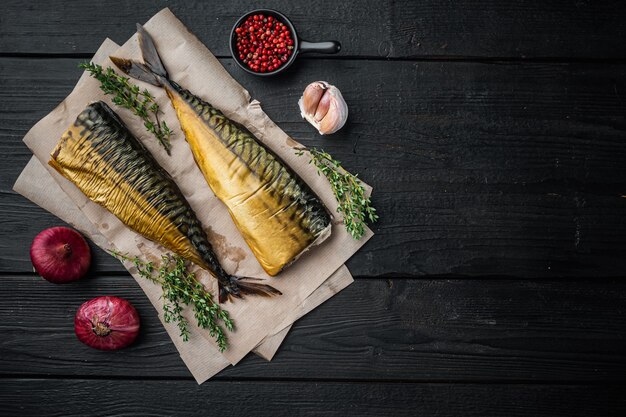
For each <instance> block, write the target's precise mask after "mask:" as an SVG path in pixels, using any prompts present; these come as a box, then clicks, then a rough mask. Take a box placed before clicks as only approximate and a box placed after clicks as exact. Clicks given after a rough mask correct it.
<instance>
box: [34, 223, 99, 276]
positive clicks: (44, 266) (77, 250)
mask: <svg viewBox="0 0 626 417" xmlns="http://www.w3.org/2000/svg"><path fill="white" fill-rule="evenodd" d="M30 259H31V261H32V263H33V266H34V267H35V271H36V272H37V273H38V274H39V275H41V276H42V277H43V278H45V279H46V280H48V281H50V282H54V283H57V284H61V283H64V282H70V281H76V280H77V279H79V278H81V277H82V276H83V275H85V273H86V272H87V270H88V269H89V264H90V263H91V250H90V249H89V245H88V244H87V241H85V239H84V238H83V237H82V236H81V234H80V233H78V232H77V231H75V230H73V229H70V228H68V227H51V228H49V229H46V230H44V231H42V232H41V233H39V234H38V235H37V236H35V239H33V243H32V245H31V246H30Z"/></svg>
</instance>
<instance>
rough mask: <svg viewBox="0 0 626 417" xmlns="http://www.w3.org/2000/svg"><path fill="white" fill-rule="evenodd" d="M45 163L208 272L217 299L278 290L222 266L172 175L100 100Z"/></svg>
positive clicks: (138, 229)
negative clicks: (214, 281)
mask: <svg viewBox="0 0 626 417" xmlns="http://www.w3.org/2000/svg"><path fill="white" fill-rule="evenodd" d="M49 164H50V165H51V166H52V167H54V168H55V169H56V170H57V171H58V172H59V173H60V174H61V175H63V176H64V177H65V178H67V179H68V180H70V181H71V182H72V183H74V184H75V185H76V186H77V187H78V188H79V189H80V190H81V191H82V192H83V193H84V194H85V195H86V196H87V197H88V198H89V199H90V200H91V201H93V202H95V203H98V204H100V205H101V206H103V207H104V208H106V209H107V210H108V211H110V212H111V213H113V214H114V215H115V216H116V217H117V218H118V219H120V220H121V221H122V223H124V224H125V225H126V226H128V227H130V228H131V229H132V230H134V231H136V232H137V233H139V234H141V235H142V236H144V237H146V238H148V239H150V240H153V241H155V242H158V243H160V244H161V245H163V246H164V247H166V248H167V249H169V250H172V251H173V252H175V253H177V254H178V255H180V256H182V257H183V258H185V259H187V260H189V261H191V262H194V263H195V264H197V265H199V266H200V267H202V268H204V269H206V270H207V271H209V272H210V273H211V274H212V275H213V276H214V277H215V278H216V279H217V280H218V282H219V288H220V294H219V298H220V301H225V300H226V299H228V298H229V297H235V298H241V297H243V295H245V294H261V295H274V294H280V292H279V291H278V290H276V289H274V288H272V287H270V286H269V285H264V284H259V283H252V282H248V281H246V280H245V278H240V277H236V276H233V275H229V274H228V273H226V271H224V269H223V268H222V266H221V265H220V263H219V261H218V259H217V257H216V256H215V253H214V252H213V249H212V248H211V244H210V243H209V241H208V239H207V236H206V233H205V232H204V230H203V229H202V225H201V223H200V221H199V220H198V218H197V217H196V214H195V213H194V211H193V209H192V208H191V207H190V206H189V203H188V202H187V200H186V199H185V197H184V196H183V194H182V192H181V191H180V189H179V188H178V186H177V185H176V183H175V182H174V180H173V179H172V177H171V176H170V175H169V174H168V173H167V171H165V170H164V169H163V168H162V167H161V166H160V165H159V164H158V163H157V162H156V160H155V159H154V158H153V157H152V155H151V154H150V152H148V150H147V149H146V148H145V147H144V146H143V145H142V144H141V142H139V141H138V140H137V138H135V137H134V136H133V134H132V133H131V132H130V131H129V130H128V128H127V127H126V125H125V124H124V122H122V120H121V119H120V118H119V117H118V116H117V114H115V113H114V112H113V110H111V108H110V107H109V106H107V105H106V104H105V103H103V102H101V101H100V102H96V103H93V104H90V105H89V106H87V107H86V108H85V109H84V110H83V111H82V112H81V113H80V114H79V115H78V117H77V118H76V121H75V122H74V123H73V124H72V125H71V126H70V127H69V129H67V131H66V132H65V133H64V134H63V136H62V137H61V140H60V141H59V143H58V144H57V146H56V148H55V149H54V150H53V152H52V154H51V160H50V161H49Z"/></svg>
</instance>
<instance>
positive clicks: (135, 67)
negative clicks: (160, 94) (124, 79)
mask: <svg viewBox="0 0 626 417" xmlns="http://www.w3.org/2000/svg"><path fill="white" fill-rule="evenodd" d="M109 59H110V60H111V61H112V62H113V63H114V64H115V66H116V67H118V68H119V69H120V71H122V72H123V73H124V74H126V75H129V76H131V77H132V78H135V79H137V80H140V81H144V82H146V83H148V84H152V85H155V86H157V87H161V86H162V85H163V77H161V76H159V75H157V74H155V73H153V72H152V71H150V68H148V66H147V65H146V64H142V63H141V62H137V61H132V60H130V59H124V58H117V57H114V56H110V57H109Z"/></svg>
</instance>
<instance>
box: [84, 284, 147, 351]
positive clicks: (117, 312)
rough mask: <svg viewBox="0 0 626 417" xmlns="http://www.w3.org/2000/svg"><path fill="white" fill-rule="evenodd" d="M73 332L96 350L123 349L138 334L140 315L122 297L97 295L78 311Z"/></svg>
mask: <svg viewBox="0 0 626 417" xmlns="http://www.w3.org/2000/svg"><path fill="white" fill-rule="evenodd" d="M74 331H75V332H76V336H77V337H78V340H80V341H81V342H83V343H84V344H86V345H87V346H89V347H92V348H94V349H100V350H117V349H122V348H124V347H126V346H128V345H130V344H131V343H133V342H134V341H135V339H136V338H137V335H138V334H139V314H138V313H137V310H135V307H133V305H132V304H131V303H130V302H128V301H126V300H125V299H123V298H119V297H114V296H102V297H96V298H94V299H93V300H89V301H87V302H86V303H84V304H83V305H81V306H80V308H79V309H78V311H77V312H76V317H75V318H74Z"/></svg>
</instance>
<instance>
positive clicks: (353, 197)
mask: <svg viewBox="0 0 626 417" xmlns="http://www.w3.org/2000/svg"><path fill="white" fill-rule="evenodd" d="M305 151H306V152H308V153H309V155H311V160H310V161H309V163H313V164H314V165H315V166H316V167H317V173H318V175H319V174H320V173H322V174H324V176H326V178H327V179H328V182H329V183H330V186H331V188H332V189H333V193H334V194H335V198H336V199H337V202H338V203H339V206H338V207H337V211H338V212H340V213H343V224H344V225H345V226H346V229H347V230H348V232H349V233H350V234H351V235H352V237H353V238H354V239H357V240H358V239H360V238H361V237H363V235H364V234H365V222H366V221H367V220H369V221H370V222H371V223H374V222H375V221H376V220H378V215H377V214H376V209H375V208H374V207H372V202H371V201H370V199H369V197H366V196H365V188H364V187H363V183H361V181H360V180H359V179H358V177H357V175H353V174H351V173H349V172H348V171H346V170H345V169H343V168H342V166H341V162H339V161H337V160H336V159H333V157H332V156H330V154H329V153H327V152H324V151H323V150H318V149H316V148H308V149H307V148H296V154H297V155H300V156H302V155H303V154H304V152H305Z"/></svg>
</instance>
